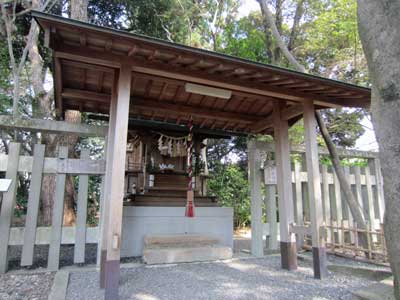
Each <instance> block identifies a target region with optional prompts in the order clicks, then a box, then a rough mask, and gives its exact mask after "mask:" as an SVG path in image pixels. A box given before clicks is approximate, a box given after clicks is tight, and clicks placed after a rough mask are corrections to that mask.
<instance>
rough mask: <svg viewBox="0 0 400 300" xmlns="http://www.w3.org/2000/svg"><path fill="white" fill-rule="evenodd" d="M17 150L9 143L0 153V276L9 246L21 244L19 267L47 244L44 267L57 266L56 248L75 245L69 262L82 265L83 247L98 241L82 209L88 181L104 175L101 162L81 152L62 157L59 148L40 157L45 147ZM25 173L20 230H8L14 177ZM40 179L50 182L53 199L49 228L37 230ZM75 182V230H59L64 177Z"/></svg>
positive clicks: (65, 152) (14, 193)
mask: <svg viewBox="0 0 400 300" xmlns="http://www.w3.org/2000/svg"><path fill="white" fill-rule="evenodd" d="M20 149H21V145H20V144H19V143H10V146H9V154H8V155H5V154H0V172H4V171H5V178H8V179H11V180H12V184H11V186H10V188H9V189H8V191H7V192H4V193H3V195H2V200H1V210H0V236H1V237H2V240H5V241H7V242H2V243H0V273H4V272H6V271H7V267H8V254H9V253H8V250H9V247H8V246H9V245H22V255H21V266H30V265H32V264H33V256H34V247H35V245H43V244H48V245H49V253H48V268H49V269H50V270H57V269H58V267H59V258H60V247H61V244H64V243H68V244H75V248H74V263H83V262H84V260H85V244H86V243H94V242H96V243H97V241H98V228H97V227H87V205H88V188H89V184H88V183H89V182H88V181H89V176H91V175H97V176H102V175H104V172H105V161H104V160H92V159H90V157H89V151H88V150H85V149H83V150H82V151H81V156H80V158H79V159H77V158H68V148H67V147H59V148H58V157H45V146H44V145H42V144H36V145H35V146H34V152H33V156H23V155H20ZM19 173H28V174H30V178H31V179H30V189H29V195H28V204H27V205H28V206H27V212H26V218H25V224H24V227H11V225H12V218H13V215H14V208H15V204H16V196H17V188H18V184H17V183H18V175H19ZM44 174H47V175H49V174H53V175H55V178H56V188H55V198H54V205H53V210H52V221H51V226H50V227H38V215H39V209H40V195H41V186H42V180H43V175H44ZM68 175H75V176H77V177H78V192H77V219H76V226H74V227H63V217H64V216H63V214H64V196H65V185H66V177H67V176H68Z"/></svg>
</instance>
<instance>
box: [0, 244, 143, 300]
mask: <svg viewBox="0 0 400 300" xmlns="http://www.w3.org/2000/svg"><path fill="white" fill-rule="evenodd" d="M8 247H9V251H8V253H9V262H8V270H19V269H24V267H21V266H20V262H21V252H22V246H8ZM48 253H49V246H48V245H35V249H34V254H33V265H32V266H31V267H29V269H36V268H46V267H47V257H48ZM96 257H97V244H86V248H85V263H84V264H82V265H93V264H96ZM121 262H122V263H128V262H141V259H140V258H138V257H123V258H121ZM73 264H74V245H61V249H60V267H61V268H62V267H66V266H72V265H73ZM0 300H1V298H0Z"/></svg>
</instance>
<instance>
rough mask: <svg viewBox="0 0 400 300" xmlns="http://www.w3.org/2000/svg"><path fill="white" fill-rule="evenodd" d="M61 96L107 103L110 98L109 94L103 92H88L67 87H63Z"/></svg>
mask: <svg viewBox="0 0 400 300" xmlns="http://www.w3.org/2000/svg"><path fill="white" fill-rule="evenodd" d="M62 97H63V98H69V99H79V100H89V101H97V102H102V103H107V104H109V103H110V98H111V97H110V95H108V94H105V93H98V92H90V91H86V90H78V89H69V88H65V89H64V91H63V93H62Z"/></svg>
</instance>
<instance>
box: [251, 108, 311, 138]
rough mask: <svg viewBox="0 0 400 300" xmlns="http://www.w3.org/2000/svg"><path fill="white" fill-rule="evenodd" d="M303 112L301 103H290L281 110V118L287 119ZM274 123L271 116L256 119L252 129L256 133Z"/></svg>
mask: <svg viewBox="0 0 400 300" xmlns="http://www.w3.org/2000/svg"><path fill="white" fill-rule="evenodd" d="M301 114H303V105H302V104H296V105H292V106H289V107H287V108H285V109H282V110H281V118H282V120H284V121H288V120H290V119H292V118H294V117H296V116H299V115H301ZM273 125H274V121H273V116H272V115H271V116H268V117H266V118H264V119H262V120H259V121H257V122H256V123H255V124H254V125H253V127H252V128H253V130H254V132H256V133H259V132H262V131H264V130H266V129H268V128H271V127H273Z"/></svg>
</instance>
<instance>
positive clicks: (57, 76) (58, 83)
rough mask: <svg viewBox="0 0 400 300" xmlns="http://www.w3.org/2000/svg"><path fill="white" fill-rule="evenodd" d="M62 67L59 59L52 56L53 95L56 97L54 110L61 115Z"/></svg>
mask: <svg viewBox="0 0 400 300" xmlns="http://www.w3.org/2000/svg"><path fill="white" fill-rule="evenodd" d="M62 88H63V84H62V67H61V62H60V59H59V58H57V57H54V95H55V98H56V110H57V114H58V115H61V112H62V107H63V105H62V96H61V94H62Z"/></svg>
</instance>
